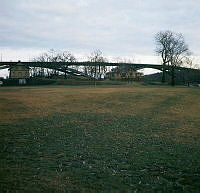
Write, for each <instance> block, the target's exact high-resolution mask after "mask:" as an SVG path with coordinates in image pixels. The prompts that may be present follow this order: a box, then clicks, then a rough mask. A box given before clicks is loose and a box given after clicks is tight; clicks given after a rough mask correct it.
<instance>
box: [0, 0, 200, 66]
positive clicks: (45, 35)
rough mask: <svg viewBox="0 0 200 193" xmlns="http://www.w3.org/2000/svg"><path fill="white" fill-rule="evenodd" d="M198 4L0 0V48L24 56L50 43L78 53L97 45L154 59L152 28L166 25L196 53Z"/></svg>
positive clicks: (177, 0) (193, 0) (198, 0)
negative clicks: (180, 34) (182, 37)
mask: <svg viewBox="0 0 200 193" xmlns="http://www.w3.org/2000/svg"><path fill="white" fill-rule="evenodd" d="M199 10H200V0H167V1H162V0H56V1H55V0H0V54H1V56H2V60H3V61H11V60H12V61H18V60H22V61H29V60H31V59H32V58H33V57H36V56H38V55H39V54H40V53H42V52H46V51H48V50H49V49H52V48H53V49H55V50H65V51H70V52H71V53H73V54H74V55H75V56H77V57H83V56H87V55H89V54H90V53H91V52H92V51H93V50H96V49H99V50H101V51H102V52H103V54H104V55H105V56H107V57H109V58H116V57H121V58H129V57H131V58H134V61H135V62H136V63H137V62H140V63H155V64H156V63H160V58H158V57H157V56H156V54H155V41H154V37H155V34H156V33H157V32H159V31H165V30H171V31H173V32H176V33H182V34H183V36H184V37H185V41H186V43H187V44H188V45H189V48H190V50H191V51H192V53H193V55H194V56H195V57H199V56H200V12H199Z"/></svg>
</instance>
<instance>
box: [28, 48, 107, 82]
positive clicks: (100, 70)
mask: <svg viewBox="0 0 200 193" xmlns="http://www.w3.org/2000/svg"><path fill="white" fill-rule="evenodd" d="M33 61H34V62H70V68H72V69H74V70H76V71H80V72H83V73H84V74H86V75H88V77H93V78H95V79H102V78H103V76H104V75H105V73H106V72H107V71H108V70H109V68H108V67H107V66H102V65H98V64H99V63H104V62H108V59H107V58H106V57H104V56H103V53H102V52H101V51H100V50H95V51H93V52H92V53H91V54H90V55H89V56H88V57H87V61H88V62H94V63H96V64H97V65H93V66H77V65H72V64H71V63H73V62H77V61H78V59H77V58H76V57H75V56H74V55H73V54H72V53H70V52H68V51H56V50H53V49H51V50H49V51H48V52H45V53H43V54H41V55H40V56H38V57H35V58H34V59H33ZM62 68H63V69H65V70H66V72H65V73H64V77H65V78H66V77H67V75H68V74H67V69H68V68H69V65H67V64H66V65H64V66H62ZM61 74H63V73H61V72H60V71H59V70H56V69H49V68H45V67H32V68H31V76H32V77H47V78H51V77H53V76H58V75H61Z"/></svg>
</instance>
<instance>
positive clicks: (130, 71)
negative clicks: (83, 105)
mask: <svg viewBox="0 0 200 193" xmlns="http://www.w3.org/2000/svg"><path fill="white" fill-rule="evenodd" d="M142 75H143V74H142V73H140V72H137V71H136V70H135V69H134V68H132V67H130V66H118V67H116V68H113V69H112V70H111V71H110V72H107V73H106V75H105V78H106V79H109V80H139V79H140V78H141V77H142Z"/></svg>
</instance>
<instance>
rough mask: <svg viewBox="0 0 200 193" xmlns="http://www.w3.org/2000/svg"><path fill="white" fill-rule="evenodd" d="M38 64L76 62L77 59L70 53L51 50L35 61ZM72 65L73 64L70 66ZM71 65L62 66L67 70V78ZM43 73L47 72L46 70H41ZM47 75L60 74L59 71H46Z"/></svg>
mask: <svg viewBox="0 0 200 193" xmlns="http://www.w3.org/2000/svg"><path fill="white" fill-rule="evenodd" d="M33 61H36V62H70V63H71V62H75V61H76V58H75V56H74V55H73V54H71V53H70V52H68V51H62V52H61V51H56V50H54V49H50V50H49V51H48V52H46V53H43V54H41V55H40V56H39V57H36V58H34V59H33ZM70 65H71V64H70ZM68 66H69V65H67V64H66V65H64V66H62V67H63V68H64V70H65V78H66V75H67V68H68ZM40 71H41V72H44V71H45V68H41V69H40ZM46 74H47V75H48V76H51V75H52V74H54V75H56V74H58V71H57V70H50V69H46Z"/></svg>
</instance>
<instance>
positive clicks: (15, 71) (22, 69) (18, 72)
mask: <svg viewBox="0 0 200 193" xmlns="http://www.w3.org/2000/svg"><path fill="white" fill-rule="evenodd" d="M9 71H10V73H9V78H10V79H27V78H29V77H30V74H29V67H27V66H25V65H24V64H22V63H20V61H19V62H18V63H17V64H16V65H15V66H11V67H10V68H9ZM22 82H23V81H22Z"/></svg>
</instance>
